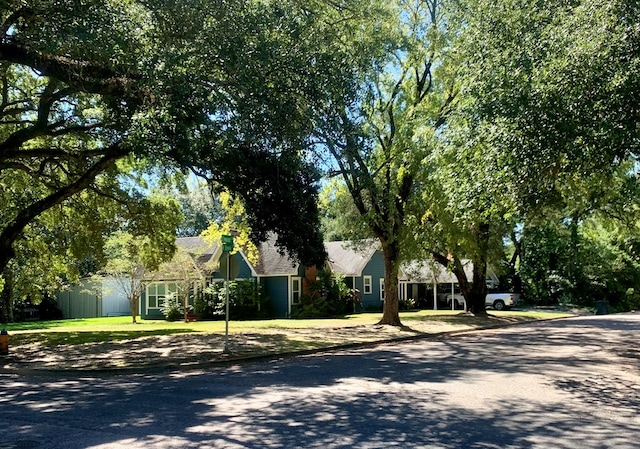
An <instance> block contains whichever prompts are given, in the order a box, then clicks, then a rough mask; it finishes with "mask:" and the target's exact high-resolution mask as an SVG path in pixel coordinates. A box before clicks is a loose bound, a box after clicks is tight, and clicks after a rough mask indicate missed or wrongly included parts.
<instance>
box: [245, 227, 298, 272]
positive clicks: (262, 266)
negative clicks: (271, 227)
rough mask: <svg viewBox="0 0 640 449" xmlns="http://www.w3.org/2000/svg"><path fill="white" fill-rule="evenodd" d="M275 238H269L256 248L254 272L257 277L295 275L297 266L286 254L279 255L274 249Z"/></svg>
mask: <svg viewBox="0 0 640 449" xmlns="http://www.w3.org/2000/svg"><path fill="white" fill-rule="evenodd" d="M275 242H276V239H275V236H270V237H269V239H268V240H267V241H266V242H263V243H261V244H260V246H259V247H258V251H259V254H260V255H259V258H258V263H256V264H255V267H254V268H255V271H256V274H257V275H258V276H281V275H290V274H296V273H297V272H298V264H297V263H296V262H295V261H294V260H293V259H291V258H290V257H289V256H288V255H287V254H286V253H284V254H281V253H280V250H279V249H278V248H276V245H275Z"/></svg>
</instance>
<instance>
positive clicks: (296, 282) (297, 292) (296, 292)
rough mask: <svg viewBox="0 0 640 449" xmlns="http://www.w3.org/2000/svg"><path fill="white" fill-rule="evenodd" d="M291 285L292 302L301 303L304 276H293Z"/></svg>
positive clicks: (292, 303)
mask: <svg viewBox="0 0 640 449" xmlns="http://www.w3.org/2000/svg"><path fill="white" fill-rule="evenodd" d="M289 286H290V287H291V289H290V304H291V305H292V306H293V305H295V304H300V297H301V296H302V277H300V276H291V278H290V282H289Z"/></svg>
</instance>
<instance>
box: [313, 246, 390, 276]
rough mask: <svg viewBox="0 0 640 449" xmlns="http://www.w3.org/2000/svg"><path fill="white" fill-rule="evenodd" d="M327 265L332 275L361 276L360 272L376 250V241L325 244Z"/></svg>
mask: <svg viewBox="0 0 640 449" xmlns="http://www.w3.org/2000/svg"><path fill="white" fill-rule="evenodd" d="M324 246H325V248H326V250H327V254H328V256H329V264H330V265H331V270H332V271H333V272H334V273H339V274H343V275H345V276H362V272H363V270H364V268H365V267H366V266H367V264H368V263H369V262H370V261H371V258H372V257H373V255H374V254H375V252H376V251H377V250H378V247H379V244H378V242H377V241H376V240H362V241H359V242H348V241H339V242H325V244H324Z"/></svg>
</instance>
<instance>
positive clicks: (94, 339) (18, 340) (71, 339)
mask: <svg viewBox="0 0 640 449" xmlns="http://www.w3.org/2000/svg"><path fill="white" fill-rule="evenodd" d="M185 332H191V331H190V330H189V329H158V330H148V331H122V330H118V331H112V332H111V331H95V332H91V331H82V332H74V331H57V332H28V333H16V334H12V335H11V345H12V346H14V345H16V346H19V345H28V344H40V345H43V346H59V345H81V344H85V343H111V342H116V341H126V340H134V339H136V338H141V337H153V336H159V335H171V334H183V333H185Z"/></svg>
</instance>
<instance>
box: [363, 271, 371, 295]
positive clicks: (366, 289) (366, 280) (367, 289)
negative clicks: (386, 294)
mask: <svg viewBox="0 0 640 449" xmlns="http://www.w3.org/2000/svg"><path fill="white" fill-rule="evenodd" d="M362 293H364V294H365V295H370V294H371V293H373V277H371V276H370V275H366V276H362Z"/></svg>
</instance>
